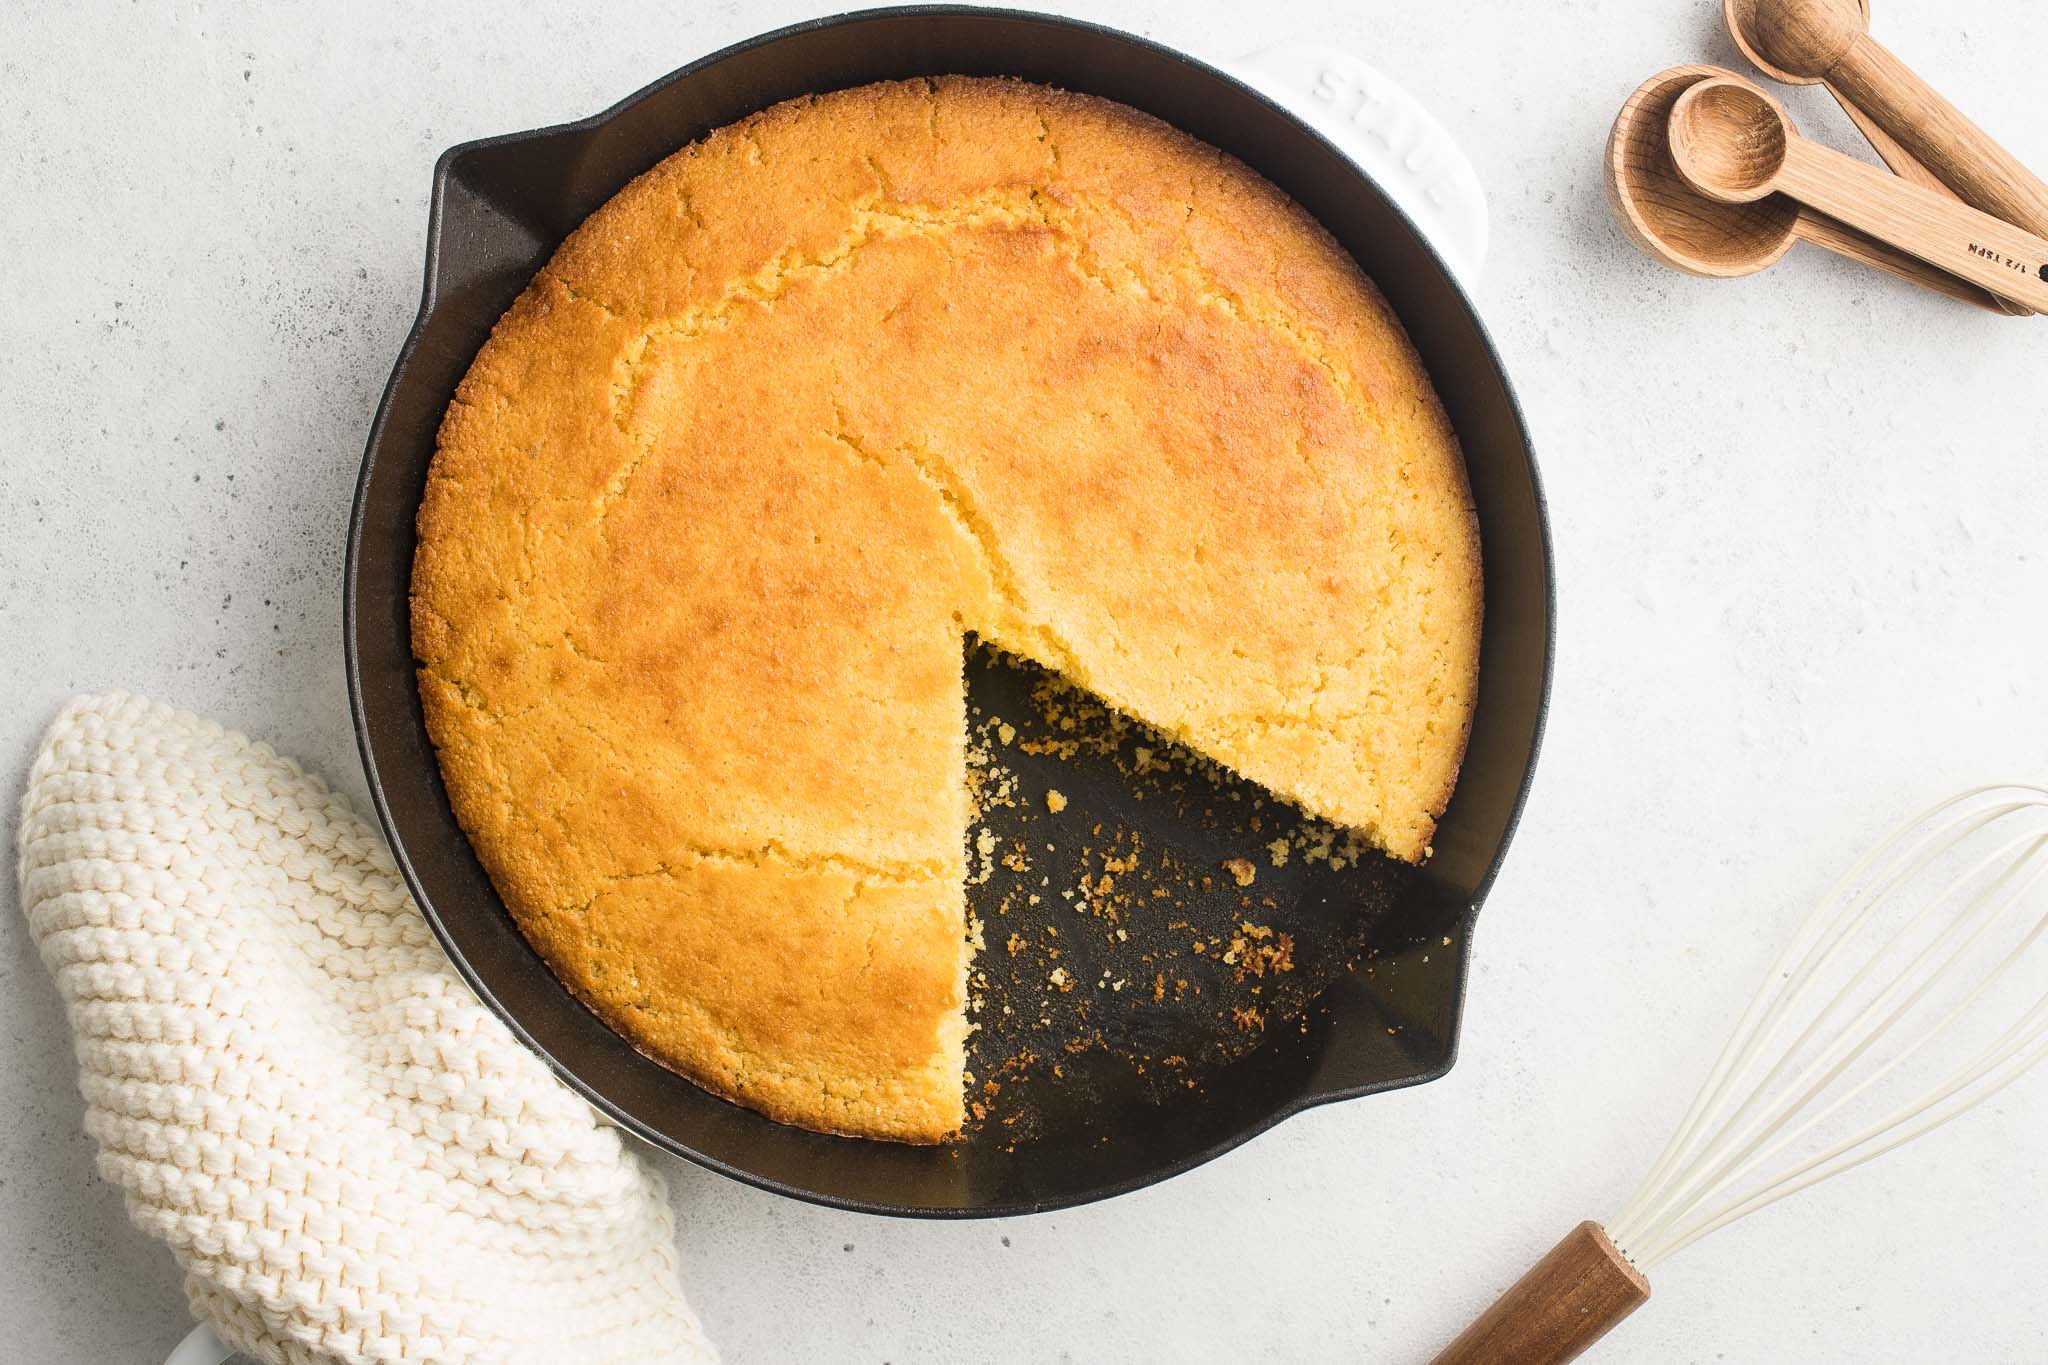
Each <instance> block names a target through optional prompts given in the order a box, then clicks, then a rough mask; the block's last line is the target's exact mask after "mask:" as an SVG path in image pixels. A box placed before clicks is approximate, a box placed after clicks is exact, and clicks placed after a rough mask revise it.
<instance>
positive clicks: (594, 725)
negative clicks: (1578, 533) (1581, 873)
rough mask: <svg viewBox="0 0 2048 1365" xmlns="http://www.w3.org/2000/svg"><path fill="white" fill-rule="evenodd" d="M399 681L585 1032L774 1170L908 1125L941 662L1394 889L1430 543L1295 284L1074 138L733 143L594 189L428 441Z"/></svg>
mask: <svg viewBox="0 0 2048 1365" xmlns="http://www.w3.org/2000/svg"><path fill="white" fill-rule="evenodd" d="M419 533H420V535H419V549H418V553H417V557H416V559H415V562H414V568H413V647H414V652H415V654H416V655H417V657H418V660H419V663H420V670H419V683H420V691H421V695H422V698H423V700H424V702H425V708H426V716H427V723H428V728H429V730H430V732H431V734H432V737H433V740H434V743H435V745H436V746H437V748H438V750H439V754H440V760H441V766H442V770H443V773H444V774H445V776H446V778H447V787H448V793H449V797H450V800H451V801H452V803H453V805H454V808H455V812H456V814H457V816H458V817H459V818H460V820H461V822H462V825H463V827H464V829H465V830H466V831H467V832H468V833H469V836H470V838H471V840H472V842H473V843H474V845H475V847H476V849H477V853H478V855H479V857H480V858H481V860H482V862H483V864H484V866H485V868H486V870H487V871H488V872H489V873H490V875H491V878H492V880H493V881H494V882H495V883H496V885H497V887H498V888H499V890H500V892H501V893H502V894H503V897H504V899H505V902H506V904H507V906H508V907H509V908H510V910H511V912H512V914H513V916H514V918H515V919H516V920H517V921H518V923H519V925H520V927H521V929H522V930H523V931H524V932H525V934H526V936H527V937H528V939H529V940H530V941H531V942H532V943H533V944H534V946H535V948H536V949H537V950H538V951H539V952H540V953H541V955H542V956H543V957H544V958H545V959H546V960H547V961H548V963H549V964H550V965H551V966H552V968H553V969H554V971H555V972H556V973H557V975H559V976H560V977H561V979H562V980H563V981H564V982H565V983H566V984H567V985H568V987H569V988H570V989H571V990H572V991H574V992H575V994H576V995H577V996H579V997H580V998H581V999H582V1000H584V1001H585V1002H586V1003H587V1004H588V1005H589V1006H590V1007H591V1008H592V1009H594V1010H595V1011H596V1012H597V1013H598V1014H599V1015H601V1016H602V1017H603V1018H604V1019H605V1020H606V1021H607V1022H608V1023H610V1024H611V1025H612V1026H613V1027H614V1028H616V1029H617V1030H618V1031H619V1032H620V1033H622V1034H624V1035H625V1036H626V1037H627V1038H629V1039H630V1040H632V1042H633V1043H634V1044H635V1045H636V1046H638V1047H639V1048H640V1049H641V1050H642V1051H644V1052H646V1053H647V1054H649V1055H650V1056H652V1057H654V1058H656V1059H658V1060H659V1061H661V1062H663V1063H665V1064H667V1065H669V1066H671V1067H673V1068H675V1069H676V1070H678V1071H680V1072H682V1073H683V1074H685V1075H687V1076H689V1077H691V1078H692V1079H693V1080H695V1081H697V1082H698V1083H700V1084H701V1085H703V1086H705V1087H707V1088H708V1089H711V1090H713V1091H716V1092H718V1093H720V1094H723V1095H726V1096H728V1097H730V1098H732V1099H735V1100H738V1101H739V1102H741V1103H743V1104H747V1105H750V1106H753V1107H754V1108H757V1109H759V1110H761V1111H763V1112H765V1113H767V1114H769V1115H771V1116H772V1117H774V1118H777V1119H780V1120H783V1121H785V1122H791V1123H798V1124H803V1125H805V1126H808V1127H813V1128H819V1129H824V1130H829V1131H835V1132H842V1133H850V1134H858V1135H864V1136H872V1137H883V1138H896V1139H902V1140H907V1141H920V1142H929V1141H937V1140H940V1139H943V1138H944V1137H946V1136H947V1135H949V1134H951V1133H952V1132H954V1131H955V1130H957V1129H958V1127H959V1125H960V1122H961V1117H962V1094H961V1088H962V1067H963V1053H964V1042H965V1034H966V1027H967V1025H966V1019H965V1012H964V1001H965V990H964V978H965V973H966V968H967V959H968V955H969V952H970V949H969V946H968V943H967V935H966V911H965V903H964V890H963V885H962V883H963V876H964V872H965V853H964V845H965V836H966V831H967V826H968V823H969V820H970V818H971V812H970V810H969V805H968V795H967V787H966V780H965V769H966V753H965V745H966V719H965V710H964V698H963V683H962V675H961V652H962V639H963V634H964V632H967V631H973V632H976V633H978V634H980V635H981V636H983V637H984V638H986V639H988V640H990V641H991V642H993V643H995V644H997V645H999V646H1001V647H1002V648H1004V649H1007V650H1009V651H1011V652H1013V653H1016V654H1019V655H1023V656H1025V657H1028V658H1031V659H1034V660H1037V661H1039V662H1041V663H1043V664H1045V665H1047V666H1049V667H1051V668H1054V669H1057V670H1059V671H1061V672H1062V673H1064V674H1066V675H1067V676H1068V677H1069V678H1070V679H1071V680H1072V681H1073V682H1075V683H1076V684H1078V685H1080V686H1082V687H1084V688H1087V689H1089V690H1091V691H1093V692H1095V693H1096V694H1097V695H1099V696H1100V697H1102V698H1103V700H1105V701H1106V702H1108V703H1110V704H1112V705H1114V706H1116V707H1119V708H1121V709H1123V710H1125V711H1127V712H1129V713H1130V714H1132V715H1134V716H1136V717H1138V718H1140V719H1142V720H1144V721H1146V722H1149V723H1150V724H1152V725H1153V726H1155V727H1157V728H1159V729H1161V730H1163V731H1165V732H1167V733H1168V734H1171V735H1173V736H1174V737H1176V738H1177V739H1180V740H1181V741H1183V742H1184V743H1186V744H1188V745H1189V746H1190V747H1192V748H1194V749H1196V750H1198V751H1200V752H1201V753H1204V754H1206V755H1208V756H1210V757H1211V758H1214V759H1216V760H1218V761H1220V762H1222V763H1223V764H1225V765H1227V766H1229V767H1231V768H1234V769H1236V770H1237V771H1238V772H1240V773H1241V774H1243V775H1244V776H1246V777H1248V778H1250V779H1252V780H1254V781H1257V782H1259V783H1262V784H1264V785H1265V786H1267V787H1269V788H1270V789H1272V790H1273V791H1274V792H1276V793H1278V794H1280V795H1282V796H1284V797H1287V798H1288V799H1290V800H1293V801H1295V802H1297V803H1298V804H1300V805H1301V806H1303V807H1304V808H1306V809H1307V810H1309V811H1311V812H1313V813H1314V814H1317V815H1320V816H1323V817H1325V818H1327V819H1330V820H1334V821H1337V822H1340V823H1343V824H1346V825H1350V826H1353V827H1356V828H1358V829H1360V830H1362V831H1364V832H1366V833H1367V835H1368V836H1369V837H1370V838H1371V839H1373V840H1374V841H1375V842H1377V843H1378V844H1379V845H1380V846H1381V847H1383V848H1385V849H1386V850H1387V851H1388V852H1389V853H1391V854H1393V855H1395V856H1397V857H1400V858H1404V859H1409V860H1416V859H1420V858H1421V857H1423V856H1424V855H1425V853H1426V851H1427V847H1428V843H1429V839H1430V835H1431V832H1432V830H1433V828H1434V821H1435V817H1436V816H1437V815H1438V814H1440V813H1441V812H1442V810H1443V807H1444V804H1445V802H1446V801H1447V800H1448V798H1449V794H1450V790H1451V786H1452V783H1453V781H1454V780H1455V778H1456V774H1457V768H1458V763H1459V760H1460V758H1461V756H1462V753H1463V749H1464V742H1465V735H1466V731H1467V727H1468V722H1469V718H1470V714H1471V708H1472V702H1473V697H1474V692H1475V688H1476V684H1477V670H1478V648H1479V626H1480V586H1479V584H1480V576H1479V549H1478V537H1477V531H1476V527H1475V523H1474V521H1473V517H1472V512H1471V508H1470V500H1469V494H1468V491H1467V489H1466V486H1465V482H1464V472H1463V465H1462V462H1461V459H1460V456H1459V453H1458V449H1457V445H1456V442H1455V440H1454V438H1453V436H1452V433H1451V431H1450V428H1449V425H1448V423H1447V422H1446V420H1445V418H1444V415H1443V412H1442V409H1441V407H1440V405H1439V403H1438V401H1437V398H1436V395H1435V393H1434V391H1433V390H1432V389H1431V387H1430V384H1429V381H1428V378H1427V377H1426V375H1425V374H1424V372H1423V369H1422V367H1421V364H1420V362H1419V361H1418V359H1417V357H1416V355H1415V353H1414V351H1413V349H1412V347H1411V346H1410V345H1409V343H1408V340H1407V338H1406V336H1405V335H1404V334H1403V332H1402V330H1401V327H1400V325H1399V323H1398V322H1397V321H1396V320H1395V319H1394V317H1393V315H1392V314H1391V312H1390V311H1389V310H1388V308H1387V306H1386V305H1385V303H1384V302H1383V301H1382V299H1381V298H1380V296H1379V294H1378V292H1377V291H1376V290H1375V289H1374V288H1373V286H1372V285H1371V283H1370V282H1369V281H1368V280H1367V279H1366V278H1365V277H1364V276H1363V275H1362V274H1361V273H1360V272H1359V270H1358V268H1357V267H1356V265H1355V264H1353V262H1352V261H1351V260H1350V258H1349V257H1348V256H1346V255H1345V254H1344V252H1343V251H1342V250H1341V248H1339V247H1338V246H1337V245H1336V243H1335V242H1334V241H1332V240H1331V239H1330V237H1329V236H1328V235H1327V234H1326V233H1325V232H1323V231H1322V229H1321V228H1320V227H1318V226H1317V225H1316V224H1315V223H1314V222H1313V221H1312V220H1311V219H1310V218H1309V217H1308V216H1307V215H1306V214H1305V213H1304V212H1303V211H1302V210H1300V209H1299V208H1298V207H1296V206H1295V205H1294V204H1292V203H1291V202H1290V201H1289V200H1287V199H1286V198H1285V197H1284V196H1283V195H1281V194H1280V193H1279V192H1278V191H1277V190H1275V189H1274V188H1273V187H1272V186H1270V185H1268V184H1266V183H1265V182H1264V181H1263V180H1261V179H1260V178H1258V177H1257V176H1256V175H1254V174H1253V173H1252V172H1251V171H1249V170H1248V169H1246V168H1245V167H1244V166H1242V165H1240V164H1239V163H1237V162H1236V161H1234V160H1232V159H1230V158H1228V157H1226V156H1224V155H1223V154H1222V153H1220V152H1217V151H1215V150H1214V149H1212V148H1210V147H1207V146H1205V145H1203V144H1201V143H1198V142H1195V141H1193V140H1192V139H1190V138H1188V137H1186V136H1185V135H1183V134H1181V133H1178V132H1176V131H1174V130H1172V129H1170V128H1168V127H1166V126H1165V125H1163V124H1161V123H1158V122H1157V121H1155V120H1153V119H1151V118H1149V117H1147V116H1145V115H1142V114H1139V113H1137V112H1135V111H1133V110H1130V109H1127V108H1124V107H1122V106H1120V105H1116V104H1111V103H1108V102H1106V101H1103V100H1099V99H1094V98H1091V97H1085V96H1079V95H1073V94H1067V93H1062V92H1058V91H1053V90H1049V89H1046V88H1044V87H1039V86H1032V85H1026V84H1021V83H1018V82H1013V81H1004V80H992V79H964V78H959V79H942V80H938V81H935V82H927V81H912V82H902V83H887V84H881V85H874V86H867V87H863V88H860V89H856V90H846V91H840V92H838V93H835V94H830V95H825V96H820V97H815V98H805V99H800V100H795V101H792V102H789V103H786V104H781V105H777V106H775V107H774V108H771V109H768V110H766V111H764V112H762V113H760V114H758V115H755V116H753V117H751V118H748V119H746V120H744V121H742V122H740V123H737V124H734V125H732V126H731V127H728V128H723V129H720V130H719V131H717V132H714V133H712V134H710V135H709V136H708V137H706V138H704V139H703V140H702V141H701V142H698V143H695V144H693V145H691V146H689V147H687V148H685V149H683V150H682V151H680V152H678V153H676V154H675V155H674V156H672V157H670V158H668V159H667V160H666V161H663V162H662V163H661V164H660V165H658V166H656V167H655V168H654V169H653V170H651V171H649V172H648V173H647V174H645V175H643V176H641V177H640V178H639V179H637V180H635V181H634V182H633V183H632V184H631V185H629V186H627V187H626V189H625V190H623V191H622V192H621V193H620V194H619V195H618V196H617V197H616V198H614V199H613V200H611V201H610V202H609V203H608V204H606V205H605V206H604V207H603V208H601V209H600V210H598V212H597V213H596V214H594V215H593V216H592V217H591V218H590V219H589V220H588V221H587V222H586V223H585V224H584V225H583V226H582V227H581V228H580V229H579V230H578V231H577V232H576V233H575V234H574V235H573V236H571V237H570V238H569V240H568V241H567V242H565V243H564V244H563V245H562V247H561V249H560V250H559V251H558V252H557V253H556V255H555V256H554V258H553V260H551V261H550V262H549V264H548V265H547V267H546V268H545V269H544V270H542V271H541V273H540V274H539V275H538V276H537V277H536V278H535V279H534V281H533V283H532V285H531V286H530V287H529V288H528V289H527V290H526V292H525V293H524V294H523V295H522V296H521V297H520V298H519V300H518V301H517V302H516V303H515V304H514V305H513V306H512V308H511V309H510V311H508V312H507V313H506V315H505V316H504V318H503V319H502V320H501V321H500V322H499V323H498V325H497V327H496V328H495V330H494V331H493V332H492V335H491V338H490V340H489V342H488V343H487V344H486V345H485V346H484V348H483V350H482V351H481V352H480V354H479V355H478V356H477V359H476V362H475V364H474V366H473V367H472V368H471V370H470V371H469V374H468V376H467V377H466V378H465V379H464V380H463V381H462V384H461V386H460V388H459V389H458V391H457V394H456V397H455V400H454V402H453V403H452V404H451V406H450V407H449V410H448V413H447V416H446V419H445V420H444V422H443V425H442V429H441V435H440V444H439V449H438V452H437V454H436V456H435V459H434V463H433V467H432V471H431V473H430V475H429V478H428V482H427V488H426V491H425V494H424V497H423V500H422V503H421V506H420V512H419Z"/></svg>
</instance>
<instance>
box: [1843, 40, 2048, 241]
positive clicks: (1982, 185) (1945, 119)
mask: <svg viewBox="0 0 2048 1365" xmlns="http://www.w3.org/2000/svg"><path fill="white" fill-rule="evenodd" d="M1828 84H1829V85H1830V86H1831V87H1832V88H1833V89H1835V90H1836V91H1838V92H1840V94H1841V95H1842V97H1843V98H1844V99H1845V100H1847V101H1848V102H1849V103H1851V104H1854V105H1856V106H1857V107H1858V108H1860V109H1861V110H1862V111H1863V112H1864V113H1866V114H1868V115H1869V116H1870V118H1871V119H1872V121H1873V122H1875V123H1877V124H1878V126H1880V127H1881V128H1883V129H1884V130H1885V131H1886V132H1888V133H1890V134H1891V135H1892V136H1893V137H1894V138H1896V139H1898V141H1899V143H1900V144H1901V145H1903V146H1904V147H1905V148H1906V150H1907V151H1909V152H1911V153H1912V154H1913V155H1914V156H1915V157H1917V158H1919V160H1920V161H1921V163H1922V164H1924V165H1925V166H1926V167H1927V169H1928V170H1930V171H1932V172H1934V174H1936V175H1937V176H1939V177H1941V179H1942V180H1943V181H1945V182H1946V183H1947V184H1948V186H1949V187H1950V188H1951V189H1953V190H1954V191H1955V192H1956V193H1957V194H1958V195H1959V196H1960V197H1961V198H1962V200H1963V202H1964V203H1967V204H1970V205H1972V206H1973V207H1975V208H1978V209H1981V210H1983V211H1984V212H1985V213H1988V214H1991V215H1992V216H1993V217H1995V218H2003V219H2004V220H2005V221H2006V222H2008V223H2011V224H2012V225H2013V226H2015V227H2022V228H2025V229H2026V230H2027V231H2029V232H2031V233H2033V234H2035V235H2036V236H2039V237H2048V185H2044V184H2042V183H2041V181H2040V179H2039V178H2038V177H2037V176H2035V175H2034V173H2033V172H2032V171H2030V170H2028V169H2027V168H2026V167H2025V166H2023V165H2021V164H2020V161H2019V159H2018V158H2017V157H2015V156H2014V155H2013V154H2012V153H2011V152H2008V151H2007V150H2006V149H2005V148H2003V147H2001V146H1999V145H1998V143H1997V142H1995V141H1993V140H1992V138H1991V135H1990V134H1989V133H1986V132H1985V131H1984V130H1983V129H1982V128H1979V127H1978V126H1977V125H1976V124H1974V123H1972V122H1971V121H1970V120H1969V119H1967V118H1965V117H1964V116H1963V113H1962V111H1961V110H1959V109H1957V108H1956V107H1955V106H1954V105H1953V104H1950V103H1949V102H1948V101H1947V100H1945V99H1943V98H1942V97H1941V96H1940V95H1939V94H1937V93H1935V91H1934V89H1933V87H1931V86H1929V85H1928V84H1927V82H1925V81H1923V80H1921V79H1920V77H1918V76H1917V75H1915V74H1913V72H1912V70H1911V69H1910V68H1908V67H1907V66H1906V64H1905V63H1904V62H1902V61H1900V60H1899V59H1898V58H1897V57H1894V56H1893V55H1892V54H1891V52H1890V51H1889V50H1888V49H1887V48H1885V47H1884V46H1883V45H1882V44H1881V43H1879V42H1878V41H1877V40H1876V39H1874V38H1872V37H1870V36H1869V35H1868V34H1865V35H1864V36H1863V37H1861V38H1859V39H1857V40H1856V42H1855V44H1854V46H1852V47H1851V48H1850V49H1849V50H1848V52H1847V53H1845V54H1844V55H1843V57H1842V59H1841V61H1840V62H1838V63H1837V64H1836V65H1835V68H1834V69H1833V70H1832V71H1830V72H1829V73H1828Z"/></svg>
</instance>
